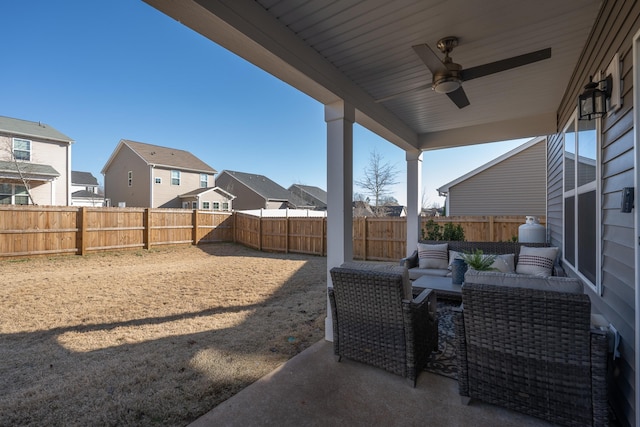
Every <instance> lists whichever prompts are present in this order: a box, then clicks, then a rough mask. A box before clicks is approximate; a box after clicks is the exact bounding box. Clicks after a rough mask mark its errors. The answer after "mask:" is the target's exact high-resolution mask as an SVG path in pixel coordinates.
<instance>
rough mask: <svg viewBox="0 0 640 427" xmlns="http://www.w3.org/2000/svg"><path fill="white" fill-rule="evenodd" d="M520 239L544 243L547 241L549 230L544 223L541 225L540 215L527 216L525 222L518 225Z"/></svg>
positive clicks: (520, 240)
mask: <svg viewBox="0 0 640 427" xmlns="http://www.w3.org/2000/svg"><path fill="white" fill-rule="evenodd" d="M518 241H519V242H521V243H544V242H546V241H547V231H546V229H545V228H544V226H543V225H540V221H539V220H538V217H535V216H527V217H526V221H525V223H524V224H522V225H521V226H520V227H518Z"/></svg>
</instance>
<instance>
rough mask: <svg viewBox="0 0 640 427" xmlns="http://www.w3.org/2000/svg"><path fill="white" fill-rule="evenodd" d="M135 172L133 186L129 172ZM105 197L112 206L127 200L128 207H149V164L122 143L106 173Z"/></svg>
mask: <svg viewBox="0 0 640 427" xmlns="http://www.w3.org/2000/svg"><path fill="white" fill-rule="evenodd" d="M129 171H132V172H133V181H132V185H131V187H129V184H128V172H129ZM104 191H105V198H107V199H110V200H111V206H115V207H117V206H118V204H119V203H120V202H125V203H126V206H127V207H140V208H148V207H150V206H149V200H150V198H149V166H147V164H146V163H145V161H144V160H142V159H141V158H140V156H138V155H137V154H135V153H134V152H133V151H131V149H130V148H129V147H127V146H126V145H122V147H121V148H120V150H119V151H118V153H117V154H116V156H115V157H114V158H113V160H112V162H111V164H110V165H109V169H108V170H106V171H105V174H104Z"/></svg>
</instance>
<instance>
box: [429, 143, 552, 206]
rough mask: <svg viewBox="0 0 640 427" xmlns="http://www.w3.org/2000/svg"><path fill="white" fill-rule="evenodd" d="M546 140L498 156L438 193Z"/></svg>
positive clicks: (526, 144) (445, 186)
mask: <svg viewBox="0 0 640 427" xmlns="http://www.w3.org/2000/svg"><path fill="white" fill-rule="evenodd" d="M546 140H547V138H546V137H543V136H541V137H537V138H533V139H531V140H529V141H527V142H525V143H524V144H522V145H520V146H518V147H516V148H514V149H513V150H511V151H508V152H506V153H504V154H503V155H501V156H498V157H496V158H495V159H493V160H491V161H490V162H487V163H485V164H484V165H482V166H480V167H478V168H476V169H474V170H472V171H471V172H468V173H466V174H464V175H462V176H461V177H459V178H456V179H454V180H453V181H451V182H448V183H446V184H445V185H443V186H441V187H439V188H438V189H437V191H438V193H446V192H448V191H449V188H451V187H453V186H454V185H457V184H459V183H461V182H463V181H466V180H468V179H470V178H472V177H474V176H476V175H478V174H479V173H481V172H484V171H486V170H488V169H491V168H492V167H494V166H495V165H497V164H499V163H502V162H504V161H506V160H508V159H511V158H513V157H515V156H516V155H518V154H520V153H522V152H523V151H524V150H526V149H528V148H531V147H533V146H534V145H537V144H539V143H541V142H545V141H546Z"/></svg>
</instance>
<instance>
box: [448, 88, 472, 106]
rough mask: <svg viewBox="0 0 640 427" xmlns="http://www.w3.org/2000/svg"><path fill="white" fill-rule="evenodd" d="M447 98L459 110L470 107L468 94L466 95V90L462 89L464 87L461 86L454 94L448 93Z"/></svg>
mask: <svg viewBox="0 0 640 427" xmlns="http://www.w3.org/2000/svg"><path fill="white" fill-rule="evenodd" d="M447 96H448V97H449V99H450V100H452V101H453V103H454V104H456V105H457V106H458V108H464V107H466V106H467V105H469V99H468V98H467V94H466V93H464V89H462V86H460V87H459V88H458V89H456V90H454V91H453V92H449V93H447Z"/></svg>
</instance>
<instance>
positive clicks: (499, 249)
mask: <svg viewBox="0 0 640 427" xmlns="http://www.w3.org/2000/svg"><path fill="white" fill-rule="evenodd" d="M419 243H424V244H428V245H434V244H443V243H447V244H448V247H449V250H450V251H456V252H462V253H465V252H474V251H475V250H477V249H480V250H481V251H482V252H483V253H485V254H514V262H515V264H516V265H517V263H518V255H519V254H520V249H521V248H522V247H523V246H528V247H534V248H538V247H549V246H550V245H549V244H548V243H520V242H465V241H456V240H448V241H441V240H424V241H420V242H419ZM418 262H419V260H418V251H417V250H415V251H414V252H413V254H412V255H410V256H408V257H405V258H402V259H401V260H400V265H404V266H406V267H407V268H408V269H409V277H410V279H411V280H415V279H417V278H419V277H420V276H422V275H425V274H430V275H445V274H447V272H446V271H441V270H436V269H421V268H419V267H418ZM553 275H554V276H565V272H564V270H563V269H562V267H561V266H560V265H559V264H558V263H557V262H556V264H555V265H554V268H553Z"/></svg>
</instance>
